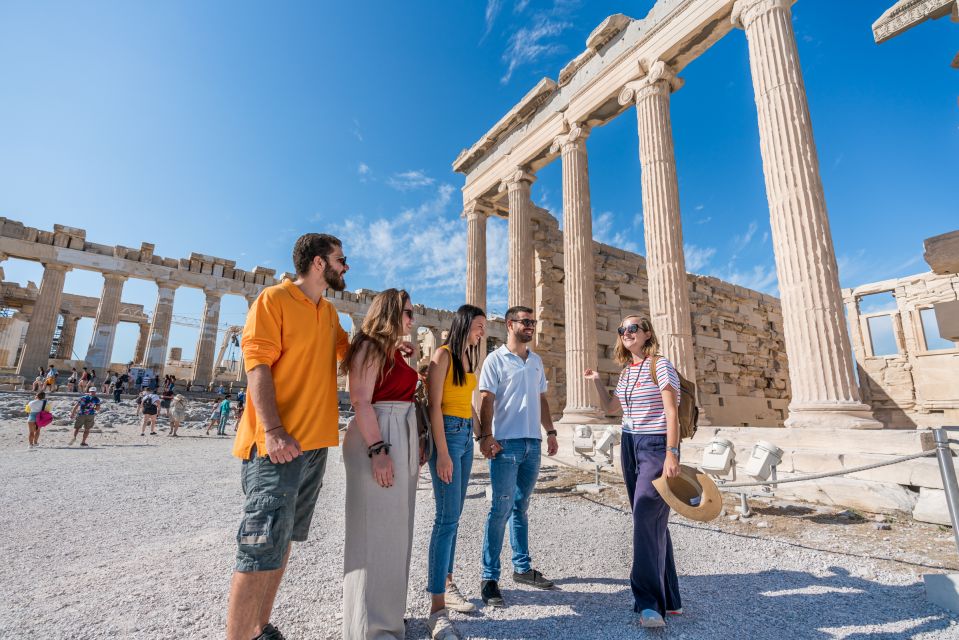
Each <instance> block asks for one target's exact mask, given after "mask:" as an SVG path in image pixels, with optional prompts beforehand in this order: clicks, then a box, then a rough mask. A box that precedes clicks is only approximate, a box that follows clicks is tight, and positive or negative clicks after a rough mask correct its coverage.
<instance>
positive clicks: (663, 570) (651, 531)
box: [621, 431, 683, 617]
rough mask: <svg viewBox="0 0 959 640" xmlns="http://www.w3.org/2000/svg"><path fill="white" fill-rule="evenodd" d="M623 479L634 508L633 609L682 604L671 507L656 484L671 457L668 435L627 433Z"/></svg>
mask: <svg viewBox="0 0 959 640" xmlns="http://www.w3.org/2000/svg"><path fill="white" fill-rule="evenodd" d="M621 455H622V464H623V478H624V479H625V481H626V491H627V493H628V494H629V503H630V504H631V505H632V508H633V569H632V571H631V572H630V574H629V583H630V586H631V587H632V590H633V602H634V604H633V610H634V611H636V613H639V612H640V611H642V610H643V609H652V610H653V611H658V612H659V614H660V615H661V616H664V617H665V615H666V611H667V610H669V611H675V610H677V609H679V608H680V607H682V606H683V605H682V601H681V600H680V597H679V578H678V577H677V576H676V564H675V562H674V561H673V543H672V540H670V538H669V530H668V529H667V528H666V524H667V522H668V520H669V505H668V504H666V502H665V501H664V500H663V499H662V497H660V495H659V492H658V491H656V489H655V487H653V480H655V479H656V478H658V477H659V476H661V475H662V474H663V462H664V461H665V460H666V436H664V435H636V434H632V433H626V432H625V431H624V432H623V439H622V447H621Z"/></svg>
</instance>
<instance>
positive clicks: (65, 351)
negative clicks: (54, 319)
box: [57, 313, 80, 360]
mask: <svg viewBox="0 0 959 640" xmlns="http://www.w3.org/2000/svg"><path fill="white" fill-rule="evenodd" d="M60 315H61V316H62V317H63V328H62V329H61V330H60V345H59V346H58V347H57V357H58V358H60V359H62V360H73V343H74V341H75V340H76V337H77V323H78V322H80V316H77V315H74V314H72V313H61V314H60Z"/></svg>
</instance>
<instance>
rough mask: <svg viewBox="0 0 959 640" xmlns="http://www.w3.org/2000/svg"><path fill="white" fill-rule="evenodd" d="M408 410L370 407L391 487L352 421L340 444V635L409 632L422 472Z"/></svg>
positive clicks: (406, 406)
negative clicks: (406, 619)
mask: <svg viewBox="0 0 959 640" xmlns="http://www.w3.org/2000/svg"><path fill="white" fill-rule="evenodd" d="M413 407H414V405H413V403H412V402H378V403H376V404H374V405H373V409H374V410H375V411H376V418H377V420H378V422H379V425H380V434H381V437H382V439H383V441H384V442H388V443H389V444H390V447H391V448H390V457H391V458H392V459H393V476H394V479H393V486H392V487H386V488H384V487H381V486H380V485H379V484H377V482H376V480H375V479H374V478H373V470H372V465H371V463H370V458H369V456H367V453H366V443H365V442H364V441H363V437H362V436H361V435H360V432H359V429H357V428H356V425H355V424H354V422H351V423H350V425H349V426H348V427H347V431H346V438H345V439H344V441H343V463H344V465H345V466H346V543H345V548H344V554H343V555H344V561H343V640H378V639H380V638H399V639H402V638H404V637H405V635H406V630H405V628H404V625H403V615H404V614H405V613H406V594H407V590H408V586H409V577H410V556H411V555H412V552H413V515H414V509H415V506H416V481H417V477H418V476H419V440H418V438H417V433H416V413H415V411H414V409H413ZM354 421H355V420H354Z"/></svg>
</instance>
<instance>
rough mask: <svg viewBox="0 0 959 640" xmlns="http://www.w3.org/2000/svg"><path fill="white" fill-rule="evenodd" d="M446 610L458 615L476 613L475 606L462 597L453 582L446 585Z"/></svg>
mask: <svg viewBox="0 0 959 640" xmlns="http://www.w3.org/2000/svg"><path fill="white" fill-rule="evenodd" d="M446 608H447V609H452V610H453V611H459V612H460V613H470V612H472V611H476V605H475V604H473V603H472V602H470V601H469V600H467V599H466V598H464V597H463V594H462V593H460V588H459V587H457V586H456V583H455V582H451V583H449V584H448V585H446Z"/></svg>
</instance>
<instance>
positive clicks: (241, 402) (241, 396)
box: [236, 389, 246, 429]
mask: <svg viewBox="0 0 959 640" xmlns="http://www.w3.org/2000/svg"><path fill="white" fill-rule="evenodd" d="M245 408H246V389H240V393H238V394H236V428H237V429H239V428H240V420H242V419H243V410H244V409H245Z"/></svg>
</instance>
